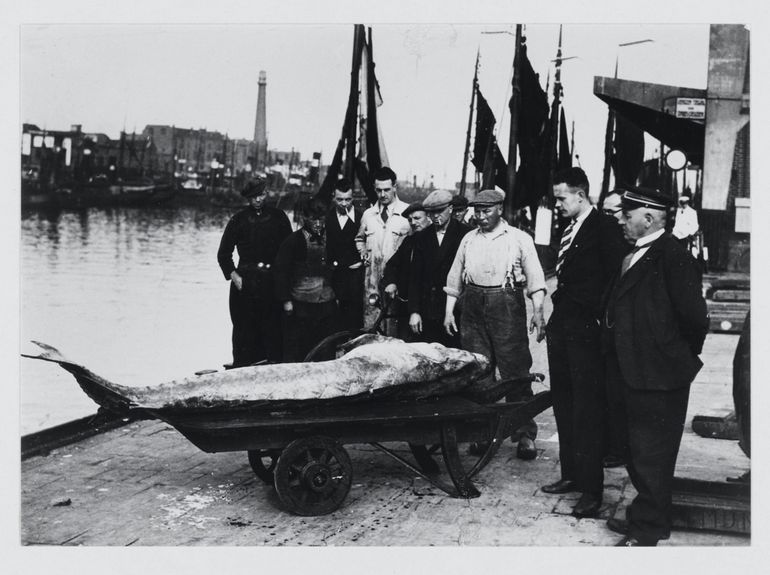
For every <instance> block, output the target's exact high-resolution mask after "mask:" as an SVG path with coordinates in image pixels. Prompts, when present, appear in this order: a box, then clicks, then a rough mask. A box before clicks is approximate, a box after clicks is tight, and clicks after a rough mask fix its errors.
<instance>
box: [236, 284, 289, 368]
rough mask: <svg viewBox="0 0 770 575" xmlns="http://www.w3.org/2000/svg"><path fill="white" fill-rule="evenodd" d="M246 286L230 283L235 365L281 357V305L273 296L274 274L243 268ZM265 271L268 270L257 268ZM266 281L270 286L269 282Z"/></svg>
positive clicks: (239, 365)
mask: <svg viewBox="0 0 770 575" xmlns="http://www.w3.org/2000/svg"><path fill="white" fill-rule="evenodd" d="M240 273H241V276H242V277H243V289H241V290H240V291H239V290H238V289H237V288H236V287H235V285H234V284H232V283H231V284H230V300H229V303H230V320H231V321H232V323H233V335H232V343H233V367H243V366H246V365H251V364H253V363H256V362H258V361H262V360H265V359H266V360H268V361H270V362H271V363H278V362H280V361H281V307H280V303H279V302H277V301H276V300H275V299H274V298H273V297H272V278H271V277H268V276H267V275H265V277H262V278H256V277H253V274H250V273H248V272H242V271H241V272H240ZM258 273H265V272H258ZM265 284H267V287H266V285H265Z"/></svg>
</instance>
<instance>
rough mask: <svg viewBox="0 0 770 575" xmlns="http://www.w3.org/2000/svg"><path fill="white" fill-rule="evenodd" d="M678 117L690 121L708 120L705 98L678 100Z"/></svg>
mask: <svg viewBox="0 0 770 575" xmlns="http://www.w3.org/2000/svg"><path fill="white" fill-rule="evenodd" d="M676 117H677V118H686V119H688V120H705V119H706V99H705V98H677V99H676Z"/></svg>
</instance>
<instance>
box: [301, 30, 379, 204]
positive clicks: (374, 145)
mask: <svg viewBox="0 0 770 575" xmlns="http://www.w3.org/2000/svg"><path fill="white" fill-rule="evenodd" d="M362 71H363V72H364V74H363V78H364V82H365V91H364V92H365V93H363V94H361V91H362V88H361V82H360V79H361V77H362V74H361V72H362ZM381 101H382V100H381V98H380V89H379V84H378V83H377V78H376V76H375V74H374V60H373V57H372V39H371V29H370V30H369V41H368V42H367V39H366V30H365V28H364V26H363V24H356V26H355V29H354V35H353V61H352V67H351V72H350V93H349V96H348V107H347V110H346V112H345V122H344V124H343V127H342V136H341V137H340V140H339V142H338V143H337V149H336V150H335V153H334V158H333V159H332V163H331V165H330V166H329V168H328V170H327V172H326V177H325V178H324V181H323V183H322V184H321V187H320V188H319V190H318V192H317V193H316V196H315V197H317V198H319V199H321V200H324V201H326V202H328V201H330V200H331V196H332V193H333V191H334V185H335V184H336V182H337V180H338V179H339V178H340V177H341V176H344V177H345V178H347V180H348V181H349V182H351V183H353V182H355V181H356V180H358V182H359V184H360V185H361V188H362V189H363V190H364V192H365V193H366V197H367V199H368V200H369V201H370V202H371V203H374V202H376V201H377V196H376V194H375V192H374V182H373V181H372V177H371V174H372V173H374V171H376V170H377V169H379V168H380V167H382V166H383V165H384V164H383V161H382V157H383V150H382V146H381V140H380V134H379V127H378V124H377V106H379V105H380V103H381ZM359 105H360V106H359ZM359 107H360V108H362V109H365V110H366V116H365V117H362V118H360V122H359V115H358V114H359Z"/></svg>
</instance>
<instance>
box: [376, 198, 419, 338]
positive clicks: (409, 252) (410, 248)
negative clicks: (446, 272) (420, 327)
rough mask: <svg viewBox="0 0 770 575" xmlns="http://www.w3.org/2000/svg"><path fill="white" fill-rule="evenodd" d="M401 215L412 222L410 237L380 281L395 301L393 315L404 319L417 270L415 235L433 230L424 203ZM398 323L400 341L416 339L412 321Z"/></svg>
mask: <svg viewBox="0 0 770 575" xmlns="http://www.w3.org/2000/svg"><path fill="white" fill-rule="evenodd" d="M401 215H402V216H404V217H405V218H406V219H407V221H408V222H409V228H410V229H409V235H408V236H407V237H406V238H404V241H402V242H401V245H400V246H398V249H397V250H396V253H395V254H393V257H391V258H390V259H389V260H388V262H387V263H386V264H385V270H384V271H383V274H382V280H381V281H380V285H381V287H382V291H383V292H384V293H385V296H386V297H387V298H389V299H390V300H391V305H392V306H394V308H393V309H391V311H392V312H393V313H395V314H397V315H402V314H403V313H404V312H405V310H406V305H405V304H406V301H407V300H408V299H409V297H410V292H409V290H410V285H409V284H410V281H409V277H410V274H411V272H412V269H413V264H412V260H413V258H414V239H415V234H417V233H418V232H420V231H421V230H424V229H425V228H427V227H428V226H430V220H429V219H428V215H427V214H426V213H425V208H423V207H422V202H413V203H411V204H409V206H408V207H407V208H406V209H405V210H404V211H403V212H401ZM395 323H396V325H397V327H396V335H397V336H398V337H399V338H401V339H403V340H405V341H412V340H414V339H415V338H414V336H413V334H412V332H411V331H410V329H409V322H408V321H406V320H405V319H400V318H399V319H398V320H397V321H395Z"/></svg>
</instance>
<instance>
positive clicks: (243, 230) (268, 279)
mask: <svg viewBox="0 0 770 575" xmlns="http://www.w3.org/2000/svg"><path fill="white" fill-rule="evenodd" d="M241 195H242V196H243V197H244V198H246V199H247V200H248V202H249V205H248V206H247V207H246V208H244V209H242V210H241V211H239V212H238V213H236V214H235V215H234V216H233V217H232V218H230V221H229V222H227V226H226V227H225V231H224V233H223V234H222V240H221V242H220V243H219V250H218V251H217V261H218V262H219V267H220V268H221V269H222V273H223V274H224V276H225V279H227V280H229V281H230V320H231V321H232V323H233V336H232V343H233V364H232V365H233V367H243V366H245V365H251V364H253V363H256V362H259V361H262V360H265V359H267V360H268V361H270V362H279V361H281V337H280V333H281V308H280V304H279V303H278V300H277V299H276V298H275V294H274V287H273V264H274V260H275V256H276V254H277V253H278V247H279V246H280V245H281V242H283V240H284V239H286V237H287V236H288V235H289V234H290V233H291V224H290V223H289V218H288V217H287V216H286V214H285V213H284V212H283V211H282V210H278V209H276V208H271V207H268V206H265V197H266V196H265V181H264V180H257V181H251V182H249V183H247V184H246V186H245V187H244V188H243V190H242V191H241ZM234 250H238V266H237V267H236V265H235V264H234V263H233V251H234Z"/></svg>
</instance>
